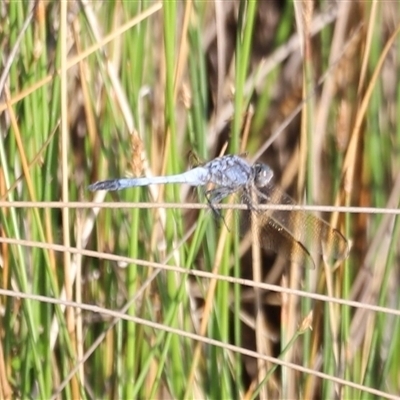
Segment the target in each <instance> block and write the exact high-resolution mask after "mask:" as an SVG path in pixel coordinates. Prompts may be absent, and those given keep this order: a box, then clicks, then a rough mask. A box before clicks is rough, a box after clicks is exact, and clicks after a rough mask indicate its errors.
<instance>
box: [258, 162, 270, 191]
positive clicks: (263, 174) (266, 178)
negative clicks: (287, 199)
mask: <svg viewBox="0 0 400 400" xmlns="http://www.w3.org/2000/svg"><path fill="white" fill-rule="evenodd" d="M253 173H254V184H255V186H256V187H264V186H267V185H268V184H269V183H271V179H272V177H273V176H274V173H273V171H272V169H271V168H270V167H269V166H268V165H266V164H261V163H257V164H254V165H253Z"/></svg>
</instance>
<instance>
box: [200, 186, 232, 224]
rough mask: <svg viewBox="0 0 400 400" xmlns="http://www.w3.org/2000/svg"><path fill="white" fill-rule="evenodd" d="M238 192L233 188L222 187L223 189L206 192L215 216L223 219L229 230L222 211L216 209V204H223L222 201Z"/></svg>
mask: <svg viewBox="0 0 400 400" xmlns="http://www.w3.org/2000/svg"><path fill="white" fill-rule="evenodd" d="M235 191H236V190H234V189H233V190H232V189H231V188H228V187H222V188H216V189H211V190H207V191H206V192H205V196H206V199H207V202H208V205H209V206H210V208H211V210H212V212H213V214H214V216H215V218H216V219H219V218H221V219H222V221H224V224H225V226H226V227H227V228H228V230H229V227H228V225H227V224H226V222H225V219H224V217H223V215H222V213H221V210H220V209H218V208H216V207H215V204H219V203H221V201H222V200H223V199H224V198H225V197H227V196H229V195H230V194H232V193H233V192H235Z"/></svg>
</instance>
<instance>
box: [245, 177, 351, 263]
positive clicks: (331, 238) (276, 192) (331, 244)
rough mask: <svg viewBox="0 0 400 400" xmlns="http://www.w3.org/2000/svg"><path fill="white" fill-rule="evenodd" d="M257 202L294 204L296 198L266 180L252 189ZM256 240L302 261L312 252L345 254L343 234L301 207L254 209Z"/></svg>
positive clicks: (339, 257) (332, 257) (334, 257)
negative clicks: (266, 182) (288, 209)
mask: <svg viewBox="0 0 400 400" xmlns="http://www.w3.org/2000/svg"><path fill="white" fill-rule="evenodd" d="M254 190H255V191H256V199H257V202H258V203H259V204H286V205H295V204H296V202H295V201H294V200H293V199H292V198H291V197H290V196H289V195H287V194H286V193H284V192H283V191H282V190H281V189H279V188H278V187H276V186H274V185H273V184H268V185H266V186H265V187H263V188H261V189H259V188H257V189H254ZM252 209H253V212H255V213H256V214H257V218H256V220H257V227H258V230H259V235H258V236H259V240H260V244H261V246H263V247H266V248H268V249H271V250H274V251H276V252H279V253H282V252H283V253H286V252H287V255H288V258H290V259H292V260H293V261H296V262H302V261H304V258H306V257H309V256H310V253H311V254H322V255H324V256H325V257H326V259H327V260H343V259H345V258H346V257H347V255H348V251H349V249H348V243H347V240H346V239H345V237H344V236H343V235H342V234H341V233H340V232H339V231H337V230H336V229H334V228H333V227H331V226H330V225H329V224H328V223H327V222H325V221H323V220H322V219H320V218H318V217H316V216H314V215H312V214H310V213H309V212H306V211H302V210H291V211H284V210H262V211H258V210H257V205H256V204H252Z"/></svg>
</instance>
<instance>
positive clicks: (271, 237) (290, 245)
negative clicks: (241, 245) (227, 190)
mask: <svg viewBox="0 0 400 400" xmlns="http://www.w3.org/2000/svg"><path fill="white" fill-rule="evenodd" d="M251 212H254V213H256V215H255V216H256V218H255V223H256V228H257V229H256V232H257V237H256V238H253V237H252V240H257V242H258V243H259V244H260V247H262V248H264V249H267V250H271V251H273V252H274V253H276V254H278V255H279V256H281V257H282V258H284V259H287V260H291V261H292V262H294V263H296V264H299V265H302V264H304V263H305V261H306V260H309V261H310V262H311V265H312V267H315V262H314V259H313V258H312V256H311V254H310V252H309V251H308V250H307V248H306V247H305V246H304V245H303V244H302V243H301V242H299V241H297V240H295V239H294V237H293V236H292V235H291V234H290V233H289V232H288V231H287V230H285V229H284V228H282V226H280V225H279V224H277V223H275V222H274V220H273V219H265V218H264V216H260V213H259V212H258V211H251ZM251 212H250V211H245V213H246V214H247V215H246V217H245V218H244V220H243V223H242V228H243V233H245V232H247V234H249V235H250V234H252V230H251V216H250V213H251ZM260 217H261V218H260Z"/></svg>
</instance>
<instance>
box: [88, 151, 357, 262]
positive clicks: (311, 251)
mask: <svg viewBox="0 0 400 400" xmlns="http://www.w3.org/2000/svg"><path fill="white" fill-rule="evenodd" d="M273 176H274V173H273V171H272V169H271V168H270V167H269V166H268V165H267V164H263V163H255V164H251V163H250V162H248V161H247V160H246V159H245V157H243V156H238V155H233V154H231V155H225V156H222V157H218V158H215V159H213V160H211V161H209V162H207V163H205V164H203V165H200V166H197V167H195V168H193V169H190V170H188V171H186V172H183V173H181V174H176V175H164V176H153V177H139V178H117V179H109V180H104V181H99V182H96V183H93V184H91V185H89V190H91V191H98V190H107V191H115V190H122V189H127V188H131V187H139V186H149V185H157V184H169V183H176V184H187V185H189V186H194V187H209V185H212V188H211V189H207V190H206V192H205V194H206V199H207V201H208V204H209V206H210V208H211V209H212V210H213V211H214V212H215V213H216V214H217V215H220V211H219V210H217V209H216V208H215V205H217V204H219V203H220V202H221V201H222V200H223V199H225V198H226V197H227V196H230V195H232V194H240V195H241V200H242V202H243V203H244V204H245V205H246V206H247V207H246V208H247V211H248V214H250V217H251V218H246V219H247V220H248V221H249V220H250V219H251V221H252V222H251V223H254V224H255V228H256V230H255V232H256V234H257V237H256V238H254V239H255V240H257V243H258V244H259V245H260V247H263V248H265V249H268V250H272V251H273V252H275V253H278V254H279V255H282V256H283V257H284V258H287V259H290V260H291V261H293V262H295V263H298V264H302V263H304V261H305V260H306V259H309V260H311V261H312V263H313V264H314V258H313V255H316V254H319V255H323V256H324V257H325V258H326V260H331V261H334V262H336V261H342V260H344V259H346V258H347V255H348V252H349V247H348V242H347V239H346V238H345V237H344V236H343V235H342V234H341V233H340V232H339V231H338V230H337V229H335V228H333V227H332V226H331V225H329V224H328V223H327V222H326V221H324V220H323V219H321V218H319V217H317V216H315V215H313V214H312V213H310V212H306V211H305V210H301V209H296V210H277V209H269V210H266V209H265V208H264V209H260V207H258V205H262V204H273V205H277V204H284V205H290V206H294V205H297V204H296V202H295V201H294V200H293V199H292V198H291V197H290V196H289V195H288V194H286V193H285V192H284V191H283V190H282V189H281V188H279V186H277V185H275V184H274V183H273ZM253 216H254V218H253ZM253 221H254V222H253Z"/></svg>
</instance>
